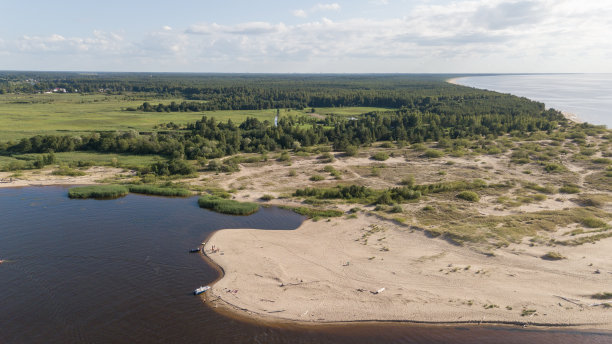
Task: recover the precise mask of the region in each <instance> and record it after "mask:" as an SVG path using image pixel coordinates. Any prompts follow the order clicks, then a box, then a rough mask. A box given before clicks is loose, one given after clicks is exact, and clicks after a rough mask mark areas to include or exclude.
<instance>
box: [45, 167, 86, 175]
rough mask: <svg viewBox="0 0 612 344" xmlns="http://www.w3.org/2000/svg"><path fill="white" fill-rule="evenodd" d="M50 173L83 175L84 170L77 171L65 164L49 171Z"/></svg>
mask: <svg viewBox="0 0 612 344" xmlns="http://www.w3.org/2000/svg"><path fill="white" fill-rule="evenodd" d="M51 174H52V175H54V176H70V177H79V176H84V175H85V172H83V171H79V170H75V169H72V168H70V167H67V166H62V167H60V168H58V169H57V170H54V171H53V172H51Z"/></svg>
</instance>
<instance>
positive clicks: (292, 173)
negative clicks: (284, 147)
mask: <svg viewBox="0 0 612 344" xmlns="http://www.w3.org/2000/svg"><path fill="white" fill-rule="evenodd" d="M288 175H289V177H295V176H297V172H296V171H295V170H290V171H289V174H288Z"/></svg>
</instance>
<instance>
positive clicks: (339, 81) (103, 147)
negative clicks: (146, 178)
mask: <svg viewBox="0 0 612 344" xmlns="http://www.w3.org/2000/svg"><path fill="white" fill-rule="evenodd" d="M51 87H63V88H66V89H67V90H69V91H71V92H72V91H76V90H78V91H79V92H99V91H100V90H103V91H104V92H116V93H121V92H153V93H155V94H156V95H157V96H172V97H181V98H183V99H185V101H184V102H180V103H177V102H170V103H169V104H166V105H164V104H158V105H155V106H153V105H150V104H148V103H144V104H143V105H142V106H141V107H139V108H138V109H130V110H132V111H144V112H147V111H211V110H219V109H266V108H304V107H321V106H324V107H342V106H376V107H386V108H389V110H388V111H382V112H370V113H366V114H363V115H361V116H358V117H357V118H347V117H341V116H327V117H325V118H324V119H317V118H314V117H309V116H303V115H302V116H300V115H285V116H282V117H281V118H280V119H279V121H278V123H277V124H273V123H270V122H268V121H260V120H258V119H257V118H248V119H247V120H245V121H244V122H243V123H233V122H232V121H231V120H229V121H227V122H219V121H216V120H215V118H214V116H211V115H205V116H203V117H202V119H201V120H198V121H196V122H194V123H191V124H189V125H188V126H187V127H186V128H185V129H184V130H174V131H167V132H147V133H138V132H135V131H129V132H95V133H90V134H86V135H80V136H75V135H65V136H61V135H55V136H49V135H37V136H34V137H31V138H27V139H22V140H20V141H18V142H4V143H0V151H4V152H5V154H13V153H46V152H49V151H54V152H67V151H96V152H116V153H133V154H161V155H164V156H167V157H168V158H169V159H171V160H172V161H176V160H182V159H189V160H192V159H198V158H207V159H212V158H220V157H224V156H227V155H232V154H236V153H238V152H259V153H263V152H266V151H274V150H277V149H298V148H300V147H308V146H313V145H318V144H327V145H332V146H333V148H334V149H336V150H340V151H342V150H346V149H347V148H348V147H351V146H353V147H354V146H359V145H367V144H370V143H372V142H376V141H386V140H392V141H404V142H407V143H414V142H423V141H438V140H440V139H442V138H448V139H456V138H479V137H486V136H499V135H503V134H507V133H513V132H514V133H522V134H525V133H530V132H535V131H550V130H553V129H555V128H556V127H558V125H559V124H560V123H564V122H565V121H566V120H565V119H564V117H563V116H562V115H561V113H559V112H557V111H555V110H545V109H544V105H543V104H541V103H538V102H533V101H530V100H528V99H525V98H519V97H514V96H510V95H503V94H499V93H495V92H489V91H482V90H476V89H472V88H468V87H462V86H457V85H452V84H449V83H446V82H444V77H443V76H427V75H388V76H385V75H348V76H344V75H342V76H331V75H323V76H313V75H304V76H302V75H299V76H293V75H279V76H276V75H227V76H224V75H191V74H186V75H176V74H172V75H166V74H154V75H142V74H102V75H80V74H68V75H65V74H55V73H41V74H37V73H31V74H28V73H22V74H18V73H17V74H10V73H4V74H1V73H0V89H2V90H3V92H39V91H42V90H45V89H48V88H51ZM189 99H201V100H202V101H188V100H189ZM162 167H163V166H162ZM179 167H180V166H179ZM179 169H180V168H179Z"/></svg>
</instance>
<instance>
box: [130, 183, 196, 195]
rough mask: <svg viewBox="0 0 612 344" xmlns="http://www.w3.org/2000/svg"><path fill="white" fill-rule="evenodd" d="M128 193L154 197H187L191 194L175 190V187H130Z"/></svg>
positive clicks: (183, 190) (181, 189)
mask: <svg viewBox="0 0 612 344" xmlns="http://www.w3.org/2000/svg"><path fill="white" fill-rule="evenodd" d="M128 188H129V190H130V192H133V193H139V194H146V195H156V196H168V197H189V196H191V195H192V194H191V192H190V191H189V190H187V189H183V188H176V187H159V186H154V185H130V186H129V187H128Z"/></svg>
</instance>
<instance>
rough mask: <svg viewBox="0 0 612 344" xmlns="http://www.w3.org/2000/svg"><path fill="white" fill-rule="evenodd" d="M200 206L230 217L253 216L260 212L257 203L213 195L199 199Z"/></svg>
mask: <svg viewBox="0 0 612 344" xmlns="http://www.w3.org/2000/svg"><path fill="white" fill-rule="evenodd" d="M198 205H199V206H200V207H201V208H206V209H210V210H212V211H216V212H218V213H222V214H229V215H251V214H253V213H255V212H257V211H258V210H259V205H258V204H257V203H251V202H238V201H234V200H231V199H224V198H219V197H216V196H213V195H205V196H202V197H200V198H199V199H198Z"/></svg>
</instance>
